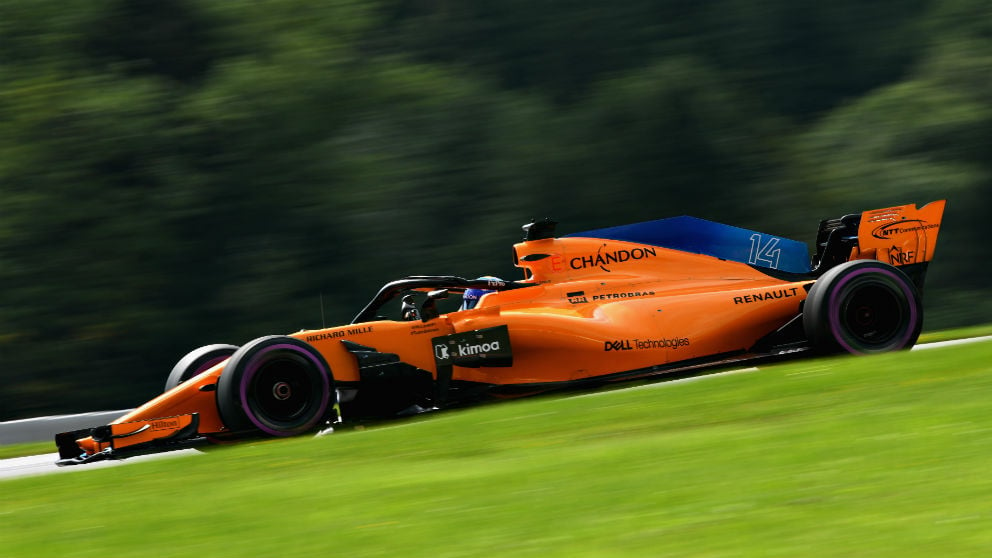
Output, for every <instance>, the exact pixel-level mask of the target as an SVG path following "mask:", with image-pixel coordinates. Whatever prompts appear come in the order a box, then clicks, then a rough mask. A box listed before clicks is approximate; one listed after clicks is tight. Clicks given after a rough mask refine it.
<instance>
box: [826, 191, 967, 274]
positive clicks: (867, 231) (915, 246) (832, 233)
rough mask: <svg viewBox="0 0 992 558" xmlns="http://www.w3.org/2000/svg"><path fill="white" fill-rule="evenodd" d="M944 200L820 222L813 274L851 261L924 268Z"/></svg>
mask: <svg viewBox="0 0 992 558" xmlns="http://www.w3.org/2000/svg"><path fill="white" fill-rule="evenodd" d="M946 203H947V201H946V200H939V201H935V202H932V203H929V204H927V205H925V206H923V207H919V208H918V207H916V206H915V205H912V204H910V205H900V206H897V207H887V208H884V209H872V210H869V211H865V212H863V213H861V214H853V215H845V216H844V217H841V218H839V219H829V220H826V221H822V222H821V223H820V229H819V231H818V232H817V235H816V248H817V251H816V255H815V256H813V262H812V263H813V273H814V274H817V275H819V274H821V273H823V272H824V271H826V270H827V269H830V268H831V267H833V266H835V265H837V264H839V263H843V262H846V261H850V260H879V261H883V262H885V263H888V264H892V265H894V266H916V267H925V265H920V264H926V263H928V262H929V261H930V260H932V259H933V253H934V249H935V248H936V245H937V235H938V234H939V233H940V223H941V219H942V217H943V215H944V205H945V204H946ZM904 271H907V272H908V271H909V269H904ZM920 282H922V279H921V280H920ZM918 286H920V287H922V285H918Z"/></svg>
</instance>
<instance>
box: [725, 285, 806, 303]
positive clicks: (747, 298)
mask: <svg viewBox="0 0 992 558" xmlns="http://www.w3.org/2000/svg"><path fill="white" fill-rule="evenodd" d="M798 292H799V288H798V287H791V288H788V289H777V290H774V291H766V292H763V293H754V294H749V295H744V296H735V297H734V304H751V303H754V302H761V301H763V300H775V299H779V298H792V297H794V296H796V294H797V293H798Z"/></svg>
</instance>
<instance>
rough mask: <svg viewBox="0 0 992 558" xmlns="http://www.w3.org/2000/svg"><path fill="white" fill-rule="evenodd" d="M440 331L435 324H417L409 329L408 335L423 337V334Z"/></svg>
mask: <svg viewBox="0 0 992 558" xmlns="http://www.w3.org/2000/svg"><path fill="white" fill-rule="evenodd" d="M440 330H441V328H439V327H437V325H435V324H418V325H415V326H413V327H412V328H411V329H410V335H423V334H425V333H435V332H438V331H440Z"/></svg>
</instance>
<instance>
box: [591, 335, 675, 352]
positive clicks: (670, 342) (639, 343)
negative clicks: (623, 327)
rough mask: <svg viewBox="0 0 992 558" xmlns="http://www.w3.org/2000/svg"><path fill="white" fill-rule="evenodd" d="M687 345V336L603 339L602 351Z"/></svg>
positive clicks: (672, 347) (668, 347)
mask: <svg viewBox="0 0 992 558" xmlns="http://www.w3.org/2000/svg"><path fill="white" fill-rule="evenodd" d="M688 346H689V338H688V337H672V338H670V339H617V340H614V341H604V342H603V351H604V352H610V351H634V350H645V349H679V348H682V347H688Z"/></svg>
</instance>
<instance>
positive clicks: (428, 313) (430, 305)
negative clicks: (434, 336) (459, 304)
mask: <svg viewBox="0 0 992 558" xmlns="http://www.w3.org/2000/svg"><path fill="white" fill-rule="evenodd" d="M443 298H448V289H438V290H436V291H431V292H429V293H427V300H425V301H424V304H423V306H421V307H420V319H421V320H422V321H425V322H427V321H430V320H433V319H434V318H437V317H438V316H440V315H441V313H440V312H438V310H437V301H438V300H441V299H443Z"/></svg>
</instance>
